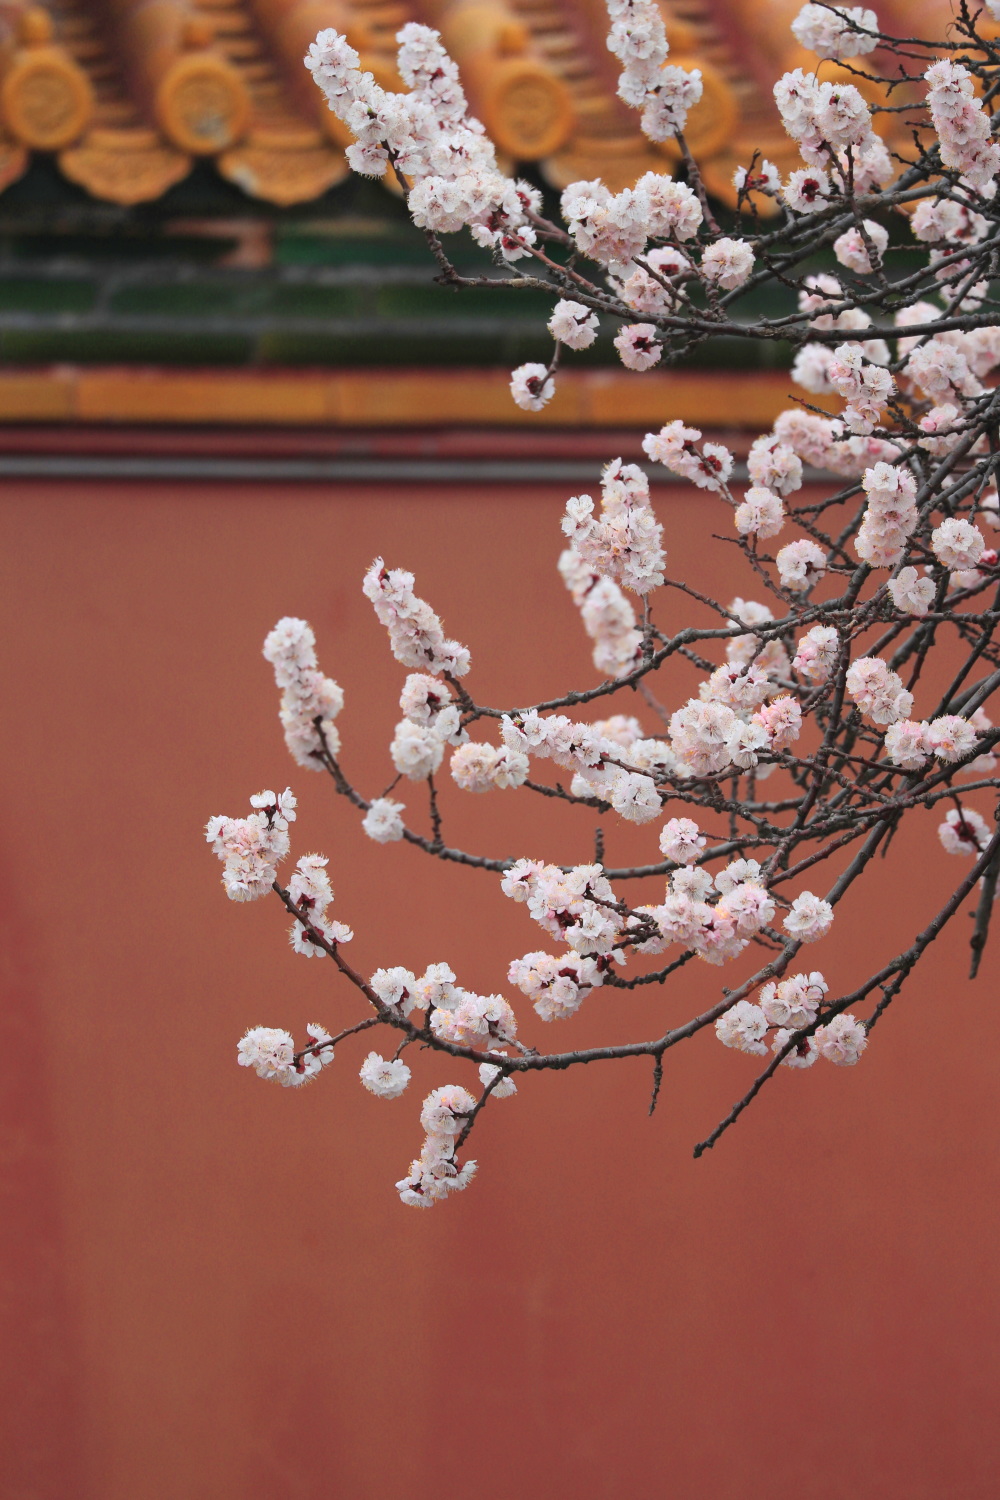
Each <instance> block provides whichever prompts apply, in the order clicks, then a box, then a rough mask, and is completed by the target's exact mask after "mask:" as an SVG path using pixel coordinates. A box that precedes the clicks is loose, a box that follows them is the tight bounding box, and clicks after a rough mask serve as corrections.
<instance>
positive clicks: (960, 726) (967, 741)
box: [927, 714, 976, 762]
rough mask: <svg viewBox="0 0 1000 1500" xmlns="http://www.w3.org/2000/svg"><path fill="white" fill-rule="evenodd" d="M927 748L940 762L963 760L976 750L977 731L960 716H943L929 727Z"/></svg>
mask: <svg viewBox="0 0 1000 1500" xmlns="http://www.w3.org/2000/svg"><path fill="white" fill-rule="evenodd" d="M927 748H928V750H929V751H930V752H931V754H932V755H936V756H937V758H938V760H944V761H949V762H954V761H956V760H963V759H964V758H965V756H967V755H968V754H970V753H971V751H973V750H974V749H975V748H976V731H975V729H974V728H973V726H972V725H971V724H970V723H969V721H968V719H963V718H961V717H960V716H959V715H958V714H943V715H942V717H941V718H940V719H932V720H931V722H930V724H929V725H928V727H927Z"/></svg>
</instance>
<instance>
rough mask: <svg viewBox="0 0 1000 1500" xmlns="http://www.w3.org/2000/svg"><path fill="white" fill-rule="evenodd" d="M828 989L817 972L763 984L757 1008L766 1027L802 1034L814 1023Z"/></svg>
mask: <svg viewBox="0 0 1000 1500" xmlns="http://www.w3.org/2000/svg"><path fill="white" fill-rule="evenodd" d="M827 989H828V985H827V982H826V980H825V979H824V978H823V975H822V974H821V973H820V972H819V970H818V969H817V970H814V971H813V972H812V973H811V974H792V975H791V976H790V977H789V978H788V979H782V980H779V981H778V982H777V983H772V984H765V986H764V988H763V989H762V990H761V992H760V1008H761V1010H762V1011H763V1012H764V1017H765V1019H766V1021H767V1024H768V1025H769V1026H783V1027H787V1028H788V1030H790V1031H801V1030H802V1028H803V1027H804V1026H809V1025H810V1024H811V1023H812V1022H813V1021H815V1019H816V1013H817V1011H818V1010H819V1007H820V1005H821V1004H822V1001H823V996H824V995H825V994H826V992H827Z"/></svg>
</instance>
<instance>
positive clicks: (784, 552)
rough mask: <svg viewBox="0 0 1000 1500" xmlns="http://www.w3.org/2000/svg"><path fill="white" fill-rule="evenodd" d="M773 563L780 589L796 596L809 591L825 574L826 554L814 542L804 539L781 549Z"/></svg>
mask: <svg viewBox="0 0 1000 1500" xmlns="http://www.w3.org/2000/svg"><path fill="white" fill-rule="evenodd" d="M775 562H776V563H777V566H778V575H779V577H780V579H781V586H782V588H786V589H790V590H791V591H792V592H793V593H796V594H800V593H803V592H804V591H805V590H806V589H811V588H812V586H813V584H814V583H816V582H817V580H818V579H820V578H822V577H823V574H824V573H825V572H826V554H825V553H824V552H823V551H822V550H821V549H820V548H819V547H817V545H816V543H815V542H810V541H807V540H805V539H803V540H802V541H798V542H789V543H788V544H787V546H784V547H782V548H781V549H780V550H779V552H778V554H777V556H776V557H775Z"/></svg>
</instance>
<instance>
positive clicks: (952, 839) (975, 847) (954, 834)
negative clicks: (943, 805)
mask: <svg viewBox="0 0 1000 1500" xmlns="http://www.w3.org/2000/svg"><path fill="white" fill-rule="evenodd" d="M938 838H939V839H940V840H941V847H942V848H943V849H944V850H945V852H946V853H947V854H981V853H982V852H983V850H984V849H985V848H986V845H987V844H988V843H989V841H990V829H989V824H988V823H987V822H986V819H985V818H983V817H981V816H980V814H979V813H977V812H976V810H975V808H972V807H963V808H962V809H961V811H959V809H958V808H957V807H953V808H950V809H949V811H948V812H947V813H946V815H945V820H944V822H943V823H940V824H939V825H938Z"/></svg>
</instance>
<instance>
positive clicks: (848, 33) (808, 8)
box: [792, 5, 878, 58]
mask: <svg viewBox="0 0 1000 1500" xmlns="http://www.w3.org/2000/svg"><path fill="white" fill-rule="evenodd" d="M859 27H860V28H861V29H860V30H858V29H857V28H859ZM872 31H875V32H877V31H878V17H877V16H876V14H875V12H874V11H873V10H866V9H864V8H863V7H862V6H860V5H834V6H831V7H830V8H827V6H825V5H803V7H802V9H801V10H800V11H799V13H798V15H797V16H796V17H795V20H794V21H793V22H792V34H793V35H794V37H795V39H796V41H797V42H800V43H801V44H802V46H803V47H808V49H809V51H810V52H817V53H818V54H819V55H820V57H832V58H841V57H859V56H860V55H861V54H862V53H863V52H871V51H872V50H873V49H874V48H875V47H877V46H878V37H877V36H866V35H865V33H866V32H872Z"/></svg>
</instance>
